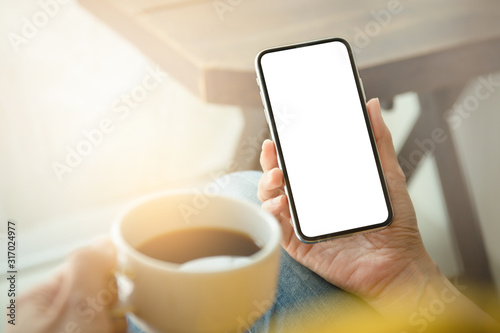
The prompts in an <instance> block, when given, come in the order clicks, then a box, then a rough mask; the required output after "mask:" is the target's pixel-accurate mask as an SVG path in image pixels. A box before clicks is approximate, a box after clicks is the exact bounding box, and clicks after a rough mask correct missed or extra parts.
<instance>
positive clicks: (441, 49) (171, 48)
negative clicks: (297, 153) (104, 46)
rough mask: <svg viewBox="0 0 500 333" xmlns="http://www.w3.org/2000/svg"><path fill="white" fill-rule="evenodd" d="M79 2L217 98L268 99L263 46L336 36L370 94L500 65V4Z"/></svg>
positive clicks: (449, 0) (204, 95) (400, 0)
mask: <svg viewBox="0 0 500 333" xmlns="http://www.w3.org/2000/svg"><path fill="white" fill-rule="evenodd" d="M79 1H80V3H81V4H83V5H84V6H85V7H87V8H89V9H90V10H91V11H92V12H93V13H94V14H96V15H98V16H100V17H101V18H102V19H103V20H104V21H106V22H107V23H109V24H110V25H111V26H113V27H115V28H116V29H117V30H118V31H119V32H120V33H122V34H123V35H124V36H125V37H126V38H128V39H130V40H131V41H132V42H133V43H134V44H136V45H137V46H138V47H139V48H140V49H142V50H143V52H144V53H145V54H146V55H148V56H149V57H150V58H152V59H153V60H154V61H156V62H158V63H159V64H160V65H161V66H162V67H163V68H164V69H165V70H166V71H168V72H170V73H171V74H172V75H173V76H174V77H176V78H177V79H178V80H179V81H180V82H181V83H183V84H184V85H185V86H186V87H187V88H188V89H189V90H191V91H192V92H193V93H195V94H196V95H197V96H199V97H200V98H201V99H202V100H204V101H207V102H212V103H223V104H236V105H254V106H258V105H260V103H261V102H260V99H259V94H258V90H257V88H256V86H255V74H254V69H253V61H254V57H255V55H256V54H257V53H258V52H259V51H260V50H261V49H263V48H266V47H272V46H277V45H282V44H287V43H295V42H300V41H306V40H311V39H318V38H323V37H331V36H342V37H345V38H347V39H348V40H349V41H350V42H351V44H352V45H353V46H354V48H355V49H356V58H357V60H358V65H359V67H360V69H361V70H360V73H361V76H362V77H363V81H364V83H365V86H366V91H367V95H368V96H374V95H377V96H380V97H390V96H392V95H394V94H397V93H400V92H404V91H408V90H413V91H426V90H429V89H436V88H440V87H442V86H446V85H447V84H450V83H453V82H456V81H464V79H468V78H470V77H473V76H474V75H479V74H483V73H487V72H491V71H495V70H500V57H498V56H497V55H498V54H499V52H500V1H498V0H476V1H470V0H420V1H411V0H337V1H331V0H307V1H305V0H302V1H289V0H273V1H267V0H239V1H237V0H232V1H228V0H221V1H213V0H147V1H137V0H135V1H134V0H125V1H119V0H79ZM214 4H223V5H224V6H225V7H220V8H223V9H225V11H224V10H222V9H220V8H219V10H217V9H216V8H215V6H214ZM454 56H455V57H454ZM483 57H484V58H483ZM381 82H383V83H381Z"/></svg>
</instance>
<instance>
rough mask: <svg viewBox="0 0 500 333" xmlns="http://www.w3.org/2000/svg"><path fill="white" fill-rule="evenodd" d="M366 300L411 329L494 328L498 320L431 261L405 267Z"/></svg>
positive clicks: (498, 328) (485, 329)
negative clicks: (379, 293) (464, 292)
mask: <svg viewBox="0 0 500 333" xmlns="http://www.w3.org/2000/svg"><path fill="white" fill-rule="evenodd" d="M369 303H370V304H371V305H372V306H374V308H375V309H376V310H378V311H379V313H381V314H382V315H383V316H384V317H385V318H386V319H388V320H397V321H398V322H400V323H401V324H403V325H406V326H409V328H410V331H414V332H426V331H428V332H437V331H439V330H442V329H443V328H452V327H453V328H460V329H465V331H467V330H466V328H474V329H475V331H478V332H481V331H497V330H500V326H499V324H498V323H497V322H496V321H495V320H493V318H491V317H490V316H489V315H488V314H487V313H486V312H484V311H483V310H481V309H480V308H479V307H478V306H477V305H476V304H474V303H473V302H472V301H471V300H469V299H468V298H467V297H466V296H464V295H463V294H462V293H461V292H460V291H459V290H458V289H457V288H456V287H455V286H454V285H453V284H452V283H451V282H450V281H449V280H448V279H447V278H446V277H445V276H444V275H443V274H442V273H441V272H440V270H439V269H438V267H437V265H436V264H434V262H432V261H430V262H427V263H426V264H425V265H414V266H413V267H409V268H408V270H407V271H406V272H405V275H404V276H400V277H398V279H395V281H393V283H392V284H391V285H390V286H388V289H387V291H386V292H385V293H384V294H383V295H381V296H380V297H379V298H378V299H375V300H371V301H369Z"/></svg>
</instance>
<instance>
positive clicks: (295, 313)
mask: <svg viewBox="0 0 500 333" xmlns="http://www.w3.org/2000/svg"><path fill="white" fill-rule="evenodd" d="M261 175H262V173H261V172H258V171H243V172H238V173H232V174H228V175H224V176H222V177H221V178H219V179H217V180H216V181H215V184H216V185H217V188H218V189H219V190H220V192H219V193H220V194H221V195H226V196H230V197H236V198H240V199H243V200H247V201H250V202H252V203H254V204H257V205H260V204H261V203H260V201H259V199H258V198H257V188H258V182H259V179H260V176H261ZM345 310H347V311H351V310H352V311H370V310H369V309H368V306H367V305H366V304H365V303H364V302H363V301H361V300H360V299H359V298H357V297H356V296H354V295H352V294H350V293H348V292H345V291H343V290H341V289H339V288H337V287H336V286H334V285H332V284H330V283H329V282H327V281H325V280H324V279H323V278H321V277H320V276H319V275H317V274H316V273H314V272H312V271H311V270H309V269H308V268H306V267H304V266H302V265H301V264H299V263H298V262H296V261H295V260H294V259H293V258H292V257H290V256H289V255H288V253H287V252H286V251H285V250H283V249H282V251H281V263H280V273H279V282H278V290H277V292H276V301H275V303H274V305H273V306H272V307H271V309H270V310H269V311H268V312H267V313H266V314H265V315H264V316H263V317H262V318H260V319H259V320H258V321H257V322H256V323H255V324H254V325H253V327H252V328H251V329H250V330H249V332H251V333H265V332H273V333H275V332H287V331H289V330H290V325H294V327H293V328H294V329H295V330H297V329H298V327H297V325H300V323H307V322H308V321H314V322H316V323H317V322H325V323H328V322H335V321H336V318H335V314H336V313H337V314H339V313H341V312H343V311H345ZM292 323H293V324H292ZM299 331H300V330H299ZM129 332H130V333H139V332H143V331H142V330H140V329H139V328H137V327H136V326H135V325H134V324H133V323H132V322H131V321H130V320H129Z"/></svg>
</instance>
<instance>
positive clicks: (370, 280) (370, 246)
mask: <svg viewBox="0 0 500 333" xmlns="http://www.w3.org/2000/svg"><path fill="white" fill-rule="evenodd" d="M367 110H368V113H369V116H370V120H371V124H372V127H373V133H374V137H375V140H376V142H377V145H378V150H379V155H380V160H381V164H382V167H383V169H384V172H385V175H386V177H387V187H388V190H389V193H390V195H391V199H392V202H393V204H394V220H393V222H392V224H391V225H390V226H389V227H388V228H385V229H382V230H379V231H377V232H371V233H362V234H355V235H353V236H352V237H344V238H337V239H334V240H331V241H328V242H320V243H315V244H307V243H304V242H301V241H300V240H299V239H298V238H297V237H296V236H295V235H294V229H293V225H292V221H291V215H290V208H289V204H288V198H287V196H286V195H285V194H284V190H285V178H284V175H283V171H282V170H281V169H280V168H279V165H278V155H277V152H276V147H275V144H274V142H272V141H270V140H267V141H265V142H264V144H263V147H262V153H261V157H260V160H261V165H262V169H263V171H264V174H263V176H262V177H261V179H260V182H259V190H258V197H259V199H260V200H261V201H262V203H263V204H262V208H263V209H264V210H266V211H268V212H270V213H271V214H273V215H274V216H275V217H276V218H277V219H278V221H279V222H280V224H281V229H282V231H283V243H282V246H283V248H284V249H285V250H286V251H287V252H288V254H290V256H292V257H293V258H294V259H295V260H297V261H298V262H299V263H301V264H302V265H304V266H306V267H308V268H309V269H311V270H312V271H314V272H315V273H317V274H318V275H320V276H321V277H323V278H324V279H325V280H327V281H329V282H330V283H332V284H334V285H336V286H338V287H339V288H341V289H344V290H346V291H348V292H351V293H353V294H355V295H357V296H360V297H362V298H363V299H364V300H366V301H367V302H368V303H370V304H371V305H372V306H374V307H375V308H377V310H378V307H379V306H380V304H382V303H383V302H382V300H380V299H379V296H380V295H381V294H384V293H385V292H387V295H394V294H393V293H390V292H389V289H397V288H402V286H405V284H412V281H413V280H412V279H414V278H415V279H416V278H418V277H419V276H418V275H417V274H415V275H413V276H412V275H408V274H407V273H405V272H404V271H405V270H410V271H412V270H411V269H409V267H413V268H414V270H413V272H414V273H415V272H416V271H423V272H425V273H426V274H428V275H429V276H430V275H432V273H433V272H435V271H436V266H435V264H434V263H433V262H432V260H431V259H430V258H429V255H428V254H427V252H426V251H425V248H424V246H423V243H422V239H421V237H420V233H419V231H418V227H417V220H416V216H415V211H414V210H413V205H412V202H411V199H410V196H409V194H408V191H407V189H406V182H405V176H404V173H403V171H402V170H401V168H400V166H399V163H398V160H397V157H396V153H395V150H394V147H393V145H392V140H391V134H390V132H389V129H388V128H387V126H386V125H385V124H384V121H383V119H382V116H381V113H380V104H379V103H378V101H377V100H376V99H374V100H370V101H369V102H368V103H367ZM307 170H308V172H309V174H310V175H315V174H316V165H315V164H314V163H308V167H307ZM326 176H327V175H321V176H320V177H318V178H321V177H326ZM319 195H324V193H314V194H311V196H312V197H313V198H316V197H317V196H319ZM360 209H362V208H361V207H360ZM417 268H418V269H417ZM401 280H403V281H401ZM388 281H391V283H390V284H389V283H388ZM407 289H408V288H407ZM396 294H397V295H398V296H400V295H403V293H402V292H401V293H400V294H398V293H397V292H396ZM390 300H391V299H390V296H389V301H390Z"/></svg>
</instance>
